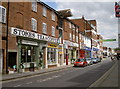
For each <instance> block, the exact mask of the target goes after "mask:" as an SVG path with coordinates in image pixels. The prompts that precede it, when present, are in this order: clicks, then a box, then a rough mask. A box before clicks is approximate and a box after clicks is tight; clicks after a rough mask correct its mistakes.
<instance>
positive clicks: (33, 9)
mask: <svg viewBox="0 0 120 89" xmlns="http://www.w3.org/2000/svg"><path fill="white" fill-rule="evenodd" d="M32 11H34V12H37V2H32Z"/></svg>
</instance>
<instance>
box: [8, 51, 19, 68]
mask: <svg viewBox="0 0 120 89" xmlns="http://www.w3.org/2000/svg"><path fill="white" fill-rule="evenodd" d="M8 55H9V61H8V66H9V67H10V68H13V66H14V65H16V64H17V63H16V56H17V52H8Z"/></svg>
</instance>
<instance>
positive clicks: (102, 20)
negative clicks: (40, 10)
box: [47, 0, 118, 48]
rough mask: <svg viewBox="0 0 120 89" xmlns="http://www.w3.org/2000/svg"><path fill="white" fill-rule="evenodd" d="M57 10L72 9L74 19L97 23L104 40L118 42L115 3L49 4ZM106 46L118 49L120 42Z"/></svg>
mask: <svg viewBox="0 0 120 89" xmlns="http://www.w3.org/2000/svg"><path fill="white" fill-rule="evenodd" d="M47 4H48V5H50V6H51V7H53V8H54V9H56V10H62V9H71V11H72V14H73V16H72V18H81V17H82V16H83V15H84V17H85V19H87V20H96V21H97V30H98V33H100V34H101V35H102V36H103V38H104V39H113V38H114V39H117V40H118V19H117V18H116V17H115V14H114V13H115V12H114V4H115V3H114V2H108V1H107V2H79V1H78V2H76V1H75V2H73V0H71V1H70V2H68V1H66V2H57V0H55V2H54V0H53V2H47ZM104 46H107V47H112V48H114V47H117V46H118V42H105V43H104Z"/></svg>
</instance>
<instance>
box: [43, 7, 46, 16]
mask: <svg viewBox="0 0 120 89" xmlns="http://www.w3.org/2000/svg"><path fill="white" fill-rule="evenodd" d="M43 16H45V17H46V16H47V9H46V7H43Z"/></svg>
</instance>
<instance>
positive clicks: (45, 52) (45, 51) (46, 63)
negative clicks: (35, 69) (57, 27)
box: [44, 47, 48, 68]
mask: <svg viewBox="0 0 120 89" xmlns="http://www.w3.org/2000/svg"><path fill="white" fill-rule="evenodd" d="M44 54H45V55H44V58H45V59H44V62H45V68H48V62H47V47H46V48H45V50H44Z"/></svg>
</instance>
